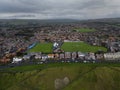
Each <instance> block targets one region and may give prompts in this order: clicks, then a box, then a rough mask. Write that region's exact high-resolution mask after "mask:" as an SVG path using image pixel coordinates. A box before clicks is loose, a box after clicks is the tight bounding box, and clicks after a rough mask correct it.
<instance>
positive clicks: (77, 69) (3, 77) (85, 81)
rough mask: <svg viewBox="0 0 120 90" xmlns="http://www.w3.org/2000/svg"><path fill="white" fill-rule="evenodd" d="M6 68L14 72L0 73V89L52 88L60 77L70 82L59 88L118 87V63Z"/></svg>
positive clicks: (106, 89)
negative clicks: (67, 78) (66, 78)
mask: <svg viewBox="0 0 120 90" xmlns="http://www.w3.org/2000/svg"><path fill="white" fill-rule="evenodd" d="M6 70H7V69H6ZM10 70H11V71H16V70H17V71H18V72H5V73H3V72H0V90H55V88H54V81H55V80H56V79H57V78H64V77H69V79H70V83H69V85H67V86H65V87H64V88H63V89H60V90H120V77H119V76H120V64H81V63H60V64H58V63H57V64H43V65H33V66H31V65H30V66H20V67H16V68H11V69H9V71H10ZM24 70H25V71H24ZM22 71H24V72H22Z"/></svg>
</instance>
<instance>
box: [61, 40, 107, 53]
mask: <svg viewBox="0 0 120 90" xmlns="http://www.w3.org/2000/svg"><path fill="white" fill-rule="evenodd" d="M62 49H63V50H64V51H66V52H74V51H81V52H96V51H98V50H103V51H105V52H106V51H107V49H106V48H104V47H99V46H91V45H89V44H87V43H84V42H65V43H64V44H63V45H62Z"/></svg>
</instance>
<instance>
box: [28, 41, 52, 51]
mask: <svg viewBox="0 0 120 90" xmlns="http://www.w3.org/2000/svg"><path fill="white" fill-rule="evenodd" d="M28 52H43V53H51V52H52V43H38V44H37V45H36V46H35V47H33V48H32V49H30V50H29V51H28Z"/></svg>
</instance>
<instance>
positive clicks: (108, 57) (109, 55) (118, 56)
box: [104, 52, 120, 60]
mask: <svg viewBox="0 0 120 90" xmlns="http://www.w3.org/2000/svg"><path fill="white" fill-rule="evenodd" d="M104 59H105V60H117V59H120V52H117V53H105V54H104Z"/></svg>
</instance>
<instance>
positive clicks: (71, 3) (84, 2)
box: [0, 0, 120, 19]
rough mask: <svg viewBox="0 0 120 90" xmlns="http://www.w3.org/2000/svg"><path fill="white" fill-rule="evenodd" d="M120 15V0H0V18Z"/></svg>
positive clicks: (76, 17) (70, 17)
mask: <svg viewBox="0 0 120 90" xmlns="http://www.w3.org/2000/svg"><path fill="white" fill-rule="evenodd" d="M119 16H120V0H0V19H96V18H109V17H113V18H114V17H119Z"/></svg>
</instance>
